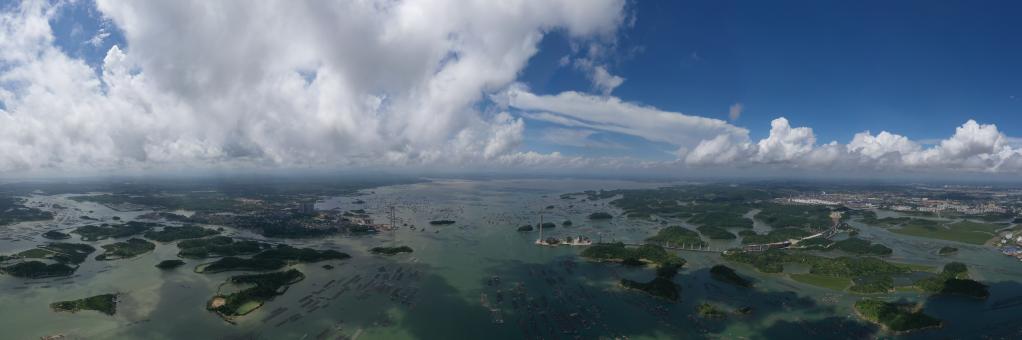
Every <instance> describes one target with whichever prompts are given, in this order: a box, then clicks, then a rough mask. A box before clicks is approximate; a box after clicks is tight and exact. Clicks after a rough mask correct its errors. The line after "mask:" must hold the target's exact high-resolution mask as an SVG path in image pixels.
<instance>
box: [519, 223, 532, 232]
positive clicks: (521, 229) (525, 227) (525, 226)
mask: <svg viewBox="0 0 1022 340" xmlns="http://www.w3.org/2000/svg"><path fill="white" fill-rule="evenodd" d="M534 229H535V228H533V227H532V225H531V224H526V225H523V226H521V227H518V231H533V230H534Z"/></svg>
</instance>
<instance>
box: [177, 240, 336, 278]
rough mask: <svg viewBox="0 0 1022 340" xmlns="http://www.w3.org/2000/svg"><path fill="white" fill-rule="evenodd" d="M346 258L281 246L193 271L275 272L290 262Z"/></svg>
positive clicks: (219, 260) (223, 260)
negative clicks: (249, 256)
mask: <svg viewBox="0 0 1022 340" xmlns="http://www.w3.org/2000/svg"><path fill="white" fill-rule="evenodd" d="M348 258H351V256H350V255H348V254H345V253H342V252H339V251H336V250H315V249H309V248H295V247H292V246H288V245H283V244H282V245H278V246H277V247H276V248H272V249H268V250H266V251H263V252H261V253H258V254H255V255H254V256H252V258H248V259H246V258H239V257H233V256H227V257H222V258H220V259H217V260H216V261H213V262H210V263H204V264H201V265H199V266H196V267H195V271H196V272H198V273H219V272H226V271H244V270H255V271H265V270H277V269H280V268H283V267H284V266H286V265H288V263H292V262H305V263H311V262H320V261H324V260H344V259H348Z"/></svg>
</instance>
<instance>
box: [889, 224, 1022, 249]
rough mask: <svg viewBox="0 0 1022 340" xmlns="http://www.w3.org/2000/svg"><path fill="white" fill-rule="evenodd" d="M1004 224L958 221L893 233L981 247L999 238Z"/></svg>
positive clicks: (909, 226)
mask: <svg viewBox="0 0 1022 340" xmlns="http://www.w3.org/2000/svg"><path fill="white" fill-rule="evenodd" d="M1004 226H1005V225H1003V224H994V223H980V222H973V221H968V220H963V221H958V222H955V223H951V224H945V225H939V224H936V223H934V225H925V226H924V225H903V226H901V227H900V228H897V229H891V232H894V233H898V234H903V235H911V236H918V237H926V238H933V239H938V240H946V241H955V242H962V243H968V244H977V245H981V244H984V243H986V242H987V240H989V239H991V238H993V237H995V236H997V234H996V231H997V230H998V229H1000V228H1003V227H1004Z"/></svg>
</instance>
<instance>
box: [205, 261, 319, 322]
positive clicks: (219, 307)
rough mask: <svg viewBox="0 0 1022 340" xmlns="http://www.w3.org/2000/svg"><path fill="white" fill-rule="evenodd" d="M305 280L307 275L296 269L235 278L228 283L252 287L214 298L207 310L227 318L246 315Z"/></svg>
mask: <svg viewBox="0 0 1022 340" xmlns="http://www.w3.org/2000/svg"><path fill="white" fill-rule="evenodd" d="M304 278H305V275H304V274H302V272H300V271H298V270H295V269H291V270H288V271H282V272H275V273H266V274H253V275H239V276H233V277H231V278H229V279H228V282H230V283H233V284H236V285H251V287H249V288H246V289H243V290H241V291H238V292H234V293H231V294H227V295H217V296H214V297H213V299H212V300H210V304H209V305H208V307H207V308H209V309H210V310H213V311H215V312H217V313H218V314H220V315H221V316H223V317H225V318H230V317H235V316H241V315H245V314H248V313H250V312H252V311H253V310H256V309H258V308H259V307H261V306H262V305H263V303H265V302H266V301H268V300H271V299H273V298H274V297H276V296H278V295H281V294H284V292H286V291H287V288H288V287H289V286H290V285H292V284H294V283H297V282H298V281H301V280H302V279H304Z"/></svg>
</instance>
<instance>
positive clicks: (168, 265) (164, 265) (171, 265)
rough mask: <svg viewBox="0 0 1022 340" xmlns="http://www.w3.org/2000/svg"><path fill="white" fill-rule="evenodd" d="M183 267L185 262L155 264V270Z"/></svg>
mask: <svg viewBox="0 0 1022 340" xmlns="http://www.w3.org/2000/svg"><path fill="white" fill-rule="evenodd" d="M183 265H185V261H181V260H163V261H160V263H157V264H156V268H160V269H174V268H177V267H180V266H183Z"/></svg>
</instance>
